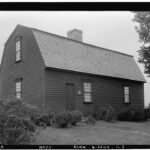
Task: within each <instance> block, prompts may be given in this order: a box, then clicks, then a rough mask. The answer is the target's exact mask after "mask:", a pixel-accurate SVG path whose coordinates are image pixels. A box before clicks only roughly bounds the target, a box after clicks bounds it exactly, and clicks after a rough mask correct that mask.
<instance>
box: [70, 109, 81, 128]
mask: <svg viewBox="0 0 150 150" xmlns="http://www.w3.org/2000/svg"><path fill="white" fill-rule="evenodd" d="M70 113H71V125H76V124H77V123H78V122H79V121H81V120H82V116H83V114H82V112H81V111H78V110H74V111H71V112H70Z"/></svg>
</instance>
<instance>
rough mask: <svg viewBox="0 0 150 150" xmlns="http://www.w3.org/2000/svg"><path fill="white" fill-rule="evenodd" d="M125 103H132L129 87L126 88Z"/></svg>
mask: <svg viewBox="0 0 150 150" xmlns="http://www.w3.org/2000/svg"><path fill="white" fill-rule="evenodd" d="M124 102H125V103H130V99H129V87H128V86H124Z"/></svg>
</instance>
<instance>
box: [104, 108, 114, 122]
mask: <svg viewBox="0 0 150 150" xmlns="http://www.w3.org/2000/svg"><path fill="white" fill-rule="evenodd" d="M104 116H105V118H104V120H105V121H108V122H110V121H113V120H116V118H117V114H116V111H115V109H114V108H113V107H112V106H109V107H108V108H107V111H106V114H105V115H104Z"/></svg>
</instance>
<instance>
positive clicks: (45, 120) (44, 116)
mask: <svg viewBox="0 0 150 150" xmlns="http://www.w3.org/2000/svg"><path fill="white" fill-rule="evenodd" d="M53 117H54V113H52V112H51V113H45V114H42V115H41V116H39V117H38V118H37V119H36V124H37V125H39V123H40V122H41V123H45V124H46V125H47V126H50V125H51V120H52V118H53Z"/></svg>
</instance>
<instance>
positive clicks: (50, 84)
mask: <svg viewBox="0 0 150 150" xmlns="http://www.w3.org/2000/svg"><path fill="white" fill-rule="evenodd" d="M87 79H88V80H90V81H91V83H92V100H93V103H92V104H85V103H84V102H83V98H84V97H83V81H84V80H87ZM66 83H73V84H74V85H75V107H76V109H78V110H81V111H83V112H84V113H88V112H91V111H92V110H94V109H97V108H99V107H105V106H108V105H112V106H113V107H114V108H116V109H117V110H122V109H126V108H128V107H140V108H142V109H144V94H143V93H144V91H143V88H144V87H143V83H142V82H133V81H129V80H123V79H115V78H109V77H102V76H93V75H87V74H81V73H75V72H72V73H71V72H67V71H66V72H65V71H62V70H61V71H60V70H54V69H46V72H45V85H46V86H45V92H46V94H45V96H46V97H45V100H46V106H47V108H51V109H53V110H56V111H60V110H64V109H65V108H66V102H65V84H66ZM123 85H129V86H130V104H124V95H123V94H124V93H123ZM78 91H82V93H81V95H78Z"/></svg>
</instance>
